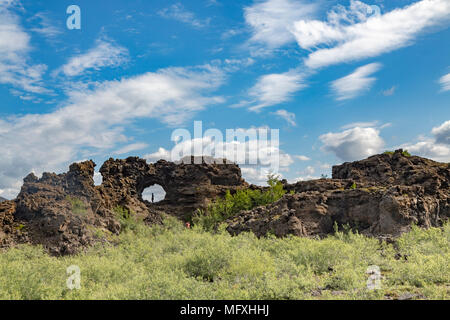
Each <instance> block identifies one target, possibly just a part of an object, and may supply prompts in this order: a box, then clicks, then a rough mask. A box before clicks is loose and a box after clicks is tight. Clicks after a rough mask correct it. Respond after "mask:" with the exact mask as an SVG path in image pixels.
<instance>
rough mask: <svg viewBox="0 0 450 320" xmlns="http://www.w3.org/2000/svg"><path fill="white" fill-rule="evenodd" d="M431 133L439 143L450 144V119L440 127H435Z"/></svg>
mask: <svg viewBox="0 0 450 320" xmlns="http://www.w3.org/2000/svg"><path fill="white" fill-rule="evenodd" d="M431 133H432V134H433V135H434V137H435V139H436V142H437V143H442V144H448V145H450V120H449V121H445V122H444V123H443V124H442V125H440V126H439V127H436V128H433V130H431Z"/></svg>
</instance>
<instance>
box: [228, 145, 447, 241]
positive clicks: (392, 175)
mask: <svg viewBox="0 0 450 320" xmlns="http://www.w3.org/2000/svg"><path fill="white" fill-rule="evenodd" d="M449 182H450V164H445V163H438V162H434V161H431V160H428V159H424V158H420V157H414V156H411V157H408V156H405V155H403V151H402V150H397V151H396V152H395V153H394V154H382V155H377V156H373V157H370V158H368V159H365V160H362V161H357V162H352V163H344V164H343V165H340V166H335V167H333V179H321V180H313V181H305V182H298V183H296V184H293V185H289V184H285V188H286V189H287V190H289V191H291V190H292V191H294V192H295V194H287V195H285V196H284V197H283V198H281V199H280V200H279V201H277V202H276V203H273V204H271V205H269V206H267V207H259V208H255V209H253V210H250V211H246V212H242V213H241V214H240V215H239V216H237V217H235V218H233V219H231V220H230V221H229V226H228V231H229V232H230V233H232V234H239V233H241V232H244V231H252V232H254V233H255V234H256V235H258V236H263V235H266V234H267V233H269V232H270V233H274V234H275V235H277V236H285V235H288V234H293V235H298V236H324V235H327V234H329V233H331V232H332V231H333V225H334V224H335V223H337V224H338V225H340V226H342V225H346V224H348V225H350V226H351V227H352V228H354V229H357V230H359V231H360V232H362V233H364V234H368V235H375V236H384V235H389V236H396V235H399V234H401V233H402V232H405V231H407V230H409V228H410V226H411V224H413V223H416V224H418V225H420V226H423V227H430V226H439V225H441V224H442V222H443V221H444V220H447V219H448V218H449V217H450V190H449Z"/></svg>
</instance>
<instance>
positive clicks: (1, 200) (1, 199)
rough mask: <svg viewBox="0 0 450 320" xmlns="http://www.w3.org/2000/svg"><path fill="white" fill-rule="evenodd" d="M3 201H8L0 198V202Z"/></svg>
mask: <svg viewBox="0 0 450 320" xmlns="http://www.w3.org/2000/svg"><path fill="white" fill-rule="evenodd" d="M3 201H8V200H7V199H5V198H3V197H0V202H3Z"/></svg>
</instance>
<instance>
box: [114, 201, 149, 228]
mask: <svg viewBox="0 0 450 320" xmlns="http://www.w3.org/2000/svg"><path fill="white" fill-rule="evenodd" d="M113 211H114V214H115V216H116V219H117V220H118V221H119V223H120V229H121V231H137V230H138V228H139V227H141V226H142V225H143V222H142V219H139V218H138V217H136V214H135V213H134V212H132V211H129V210H127V209H125V208H123V207H121V206H117V207H116V208H114V209H113Z"/></svg>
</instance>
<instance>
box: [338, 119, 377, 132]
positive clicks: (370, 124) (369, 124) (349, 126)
mask: <svg viewBox="0 0 450 320" xmlns="http://www.w3.org/2000/svg"><path fill="white" fill-rule="evenodd" d="M377 125H378V121H377V120H375V121H368V122H353V123H349V124H346V125H344V126H342V127H341V129H342V130H345V129H352V128H355V127H361V128H366V127H375V126H377Z"/></svg>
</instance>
